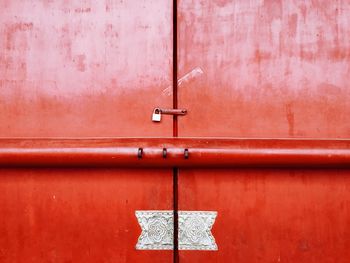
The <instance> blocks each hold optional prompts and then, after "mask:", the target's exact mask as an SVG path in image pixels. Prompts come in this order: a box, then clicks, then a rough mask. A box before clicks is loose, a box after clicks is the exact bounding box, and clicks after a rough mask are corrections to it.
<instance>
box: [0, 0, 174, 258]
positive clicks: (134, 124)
mask: <svg viewBox="0 0 350 263" xmlns="http://www.w3.org/2000/svg"><path fill="white" fill-rule="evenodd" d="M171 14H172V3H171V2H170V1H163V0H147V1H144V0H141V1H140V0H128V1H120V0H101V1H100V0H91V1H90V0H87V1H78V0H75V1H67V0H57V1H56V0H54V1H52V0H43V1H36V0H0V137H88V136H89V137H90V136H91V137H103V136H120V137H130V136H142V137H147V136H152V137H164V136H170V135H171V134H172V119H171V118H163V120H162V124H161V125H156V124H154V123H152V121H151V112H152V109H153V108H154V107H156V106H162V107H170V105H171V104H172V97H171V96H168V97H164V96H162V95H161V94H162V91H163V89H164V88H166V87H167V86H169V85H170V84H171V83H172V17H171ZM135 158H136V156H135ZM0 192H1V195H0V215H1V216H0V262H2V263H22V262H23V263H38V262H40V263H41V262H51V263H54V262H59V263H73V262H74V263H75V262H84V263H90V262H91V263H95V262H104V263H107V262H171V260H172V257H173V255H172V251H160V252H159V251H155V252H149V251H142V252H140V251H136V250H135V243H136V241H137V238H138V236H139V233H140V231H141V229H140V227H139V225H138V223H137V220H136V219H135V210H139V209H143V210H148V209H150V210H156V209H164V210H171V209H172V206H173V205H172V172H171V170H152V169H150V170H147V171H145V170H132V171H131V170H113V169H107V170H103V169H101V170H91V169H87V170H79V169H76V170H62V169H59V170H46V169H38V170H29V169H20V170H16V169H13V170H1V171H0Z"/></svg>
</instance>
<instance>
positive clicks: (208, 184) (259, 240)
mask: <svg viewBox="0 0 350 263" xmlns="http://www.w3.org/2000/svg"><path fill="white" fill-rule="evenodd" d="M179 210H199V211H216V212H217V217H216V220H215V223H214V225H213V228H212V231H211V232H212V233H213V236H214V238H215V241H216V243H217V246H218V250H217V251H180V262H201V261H205V262H242V263H245V262H247V263H248V262H249V263H252V262H291V263H292V262H315V263H316V262H344V263H345V262H348V259H349V258H350V254H349V250H348V249H347V248H348V247H349V246H350V227H349V223H348V222H349V220H350V176H349V170H337V169H334V170H305V169H304V170H303V169H297V170H288V169H284V170H277V169H274V170H272V169H264V170H257V169H255V170H252V169H250V170H249V169H246V170H241V169H221V170H217V169H216V170H213V169H205V170H204V169H196V170H187V169H186V170H185V169H181V170H180V174H179Z"/></svg>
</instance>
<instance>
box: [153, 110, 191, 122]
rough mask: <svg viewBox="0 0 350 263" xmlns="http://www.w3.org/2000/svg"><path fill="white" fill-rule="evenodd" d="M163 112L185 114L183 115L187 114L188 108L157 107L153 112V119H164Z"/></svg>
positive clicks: (156, 120)
mask: <svg viewBox="0 0 350 263" xmlns="http://www.w3.org/2000/svg"><path fill="white" fill-rule="evenodd" d="M162 114H165V115H177V116H183V115H186V114H187V110H186V109H162V108H155V109H154V110H153V114H152V121H154V122H160V121H161V119H162Z"/></svg>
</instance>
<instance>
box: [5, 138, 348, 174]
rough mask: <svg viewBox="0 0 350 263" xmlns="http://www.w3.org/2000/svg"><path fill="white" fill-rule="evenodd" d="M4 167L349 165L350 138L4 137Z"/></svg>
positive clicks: (297, 166)
mask: <svg viewBox="0 0 350 263" xmlns="http://www.w3.org/2000/svg"><path fill="white" fill-rule="evenodd" d="M140 149H141V150H140ZM164 152H166V158H164ZM0 167H130V168H142V167H154V168H170V167H179V168H183V167H188V168H201V167H203V168H224V167H233V168H234V167H237V168H238V167H250V168H257V167H271V168H274V167H276V168H278V167H291V168H301V167H308V168H323V167H324V168H327V167H329V168H350V140H312V139H310V140H304V139H302V140H300V139H213V138H208V139H207V138H201V139H198V138H118V139H107V138H106V139H0Z"/></svg>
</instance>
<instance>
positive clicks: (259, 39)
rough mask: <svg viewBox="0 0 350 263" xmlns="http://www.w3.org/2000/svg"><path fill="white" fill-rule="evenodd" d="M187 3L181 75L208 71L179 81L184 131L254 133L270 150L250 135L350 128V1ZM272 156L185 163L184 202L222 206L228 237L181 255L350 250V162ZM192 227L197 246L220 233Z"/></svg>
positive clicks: (297, 257)
mask: <svg viewBox="0 0 350 263" xmlns="http://www.w3.org/2000/svg"><path fill="white" fill-rule="evenodd" d="M178 10H179V11H178V12H179V23H178V28H179V31H178V39H179V43H178V46H179V51H178V52H179V55H178V65H179V76H180V77H182V76H186V74H188V73H189V72H191V71H193V70H195V71H196V72H199V73H198V74H196V76H197V77H196V78H194V77H193V78H191V79H190V80H188V81H187V82H183V83H179V87H178V94H179V107H184V108H187V109H188V115H187V116H186V117H185V118H181V120H180V121H179V136H181V137H192V136H196V137H236V138H237V137H238V138H243V142H242V145H243V144H248V143H250V144H254V145H255V146H257V145H260V146H261V147H263V148H265V149H267V150H266V151H265V153H267V154H269V153H268V148H269V146H268V144H267V143H266V142H264V140H259V139H258V140H256V141H252V142H249V138H294V139H296V138H310V139H312V140H311V141H304V142H303V144H302V145H301V146H300V147H301V148H303V147H305V148H307V147H309V145H310V144H311V143H312V141H313V139H320V138H322V139H324V140H327V139H331V138H343V139H346V138H349V135H350V118H349V116H350V104H349V101H350V89H349V76H350V74H349V73H350V71H349V70H350V53H349V50H350V39H349V36H350V27H349V25H350V17H349V15H348V14H349V11H350V2H349V1H346V0H344V1H287V0H286V1H283V0H279V1H272V0H271V1H268V0H265V1H246V0H241V1H223V0H215V1H205V0H200V1H190V0H182V1H179V2H178ZM198 69H200V70H198ZM192 76H193V74H192ZM180 84H181V85H180ZM244 138H245V139H244ZM296 144H297V141H296ZM274 145H275V146H276V147H278V148H280V149H281V150H282V151H283V149H285V148H284V146H283V145H282V144H281V143H280V142H278V141H277V142H274ZM287 150H288V149H287ZM319 151H322V149H319ZM189 154H190V156H191V150H190V153H189ZM252 158H253V157H252ZM272 168H273V167H272ZM272 168H270V169H249V168H248V169H180V171H179V178H178V180H179V182H178V183H179V185H178V189H179V194H178V195H179V210H180V211H181V210H190V211H213V212H216V213H217V216H216V219H215V223H214V224H213V225H212V234H213V237H214V238H215V242H216V244H217V246H218V250H217V251H198V250H194V251H193V250H192V251H186V250H180V252H179V253H180V262H349V259H350V253H349V250H348V247H349V246H350V226H349V220H350V206H349V204H350V177H349V170H342V169H331V170H330V169H326V170H325V169H305V168H304V169H303V168H300V167H299V168H298V169H290V168H288V169H277V168H275V169H272ZM208 216H209V215H208ZM203 218H205V217H202V218H200V220H202V221H203V220H204V219H203ZM202 223H203V222H202ZM211 224H212V222H211ZM211 224H207V226H206V228H203V226H202V229H206V230H208V229H210V227H211V226H210V225H211ZM198 225H199V226H200V224H199V223H198ZM192 237H193V239H192V244H193V247H194V248H195V247H196V244H197V245H198V244H199V243H201V241H200V239H201V238H202V240H203V242H206V241H208V238H207V236H206V233H205V231H197V232H195V233H193V235H192ZM198 240H199V241H198ZM213 248H214V249H215V246H214V247H208V249H207V250H211V249H213Z"/></svg>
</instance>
